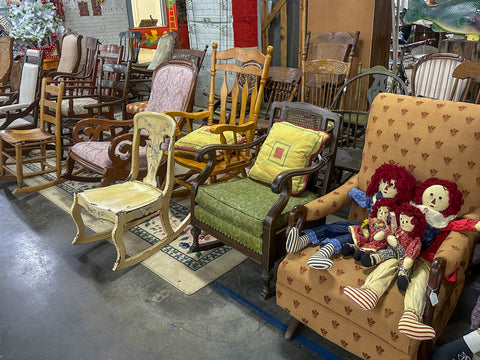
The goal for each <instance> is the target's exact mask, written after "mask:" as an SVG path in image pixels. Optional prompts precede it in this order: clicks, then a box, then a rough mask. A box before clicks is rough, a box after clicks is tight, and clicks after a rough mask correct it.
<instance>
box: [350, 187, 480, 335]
mask: <svg viewBox="0 0 480 360" xmlns="http://www.w3.org/2000/svg"><path fill="white" fill-rule="evenodd" d="M411 203H412V205H414V206H416V207H417V208H419V209H420V210H421V211H422V212H423V213H424V214H425V219H426V222H427V226H426V228H427V230H426V231H425V233H424V235H423V236H422V239H421V241H422V249H421V253H420V255H419V256H418V257H417V259H416V260H415V262H414V264H413V267H412V271H411V274H410V276H411V277H410V285H409V286H408V287H407V289H406V291H405V297H404V312H403V315H402V317H401V318H400V321H399V322H398V330H399V331H400V333H402V334H404V335H405V336H408V337H410V338H412V339H416V340H428V339H433V338H434V337H435V330H434V329H433V328H432V327H431V326H429V325H426V324H423V323H422V322H421V319H422V317H423V311H424V308H425V302H426V297H425V293H426V289H427V284H428V277H429V274H430V267H431V263H432V261H433V259H434V256H435V253H436V252H437V250H438V248H439V247H440V245H441V243H442V242H443V240H445V238H446V237H447V235H448V233H449V231H450V230H455V231H458V230H466V231H479V230H480V223H479V222H478V221H476V220H470V219H459V220H455V218H456V216H457V213H458V212H459V211H460V208H461V206H462V204H463V197H462V193H461V192H460V191H459V190H458V188H457V185H456V184H455V183H453V182H451V181H447V180H441V179H437V178H429V179H427V180H425V181H423V182H421V183H419V184H417V185H416V187H415V193H414V197H413V200H412V202H411ZM397 268H398V261H397V259H390V260H387V261H384V262H382V263H380V264H379V265H377V267H376V268H375V269H374V270H373V271H372V272H371V273H370V274H369V275H368V276H367V278H366V279H365V283H364V285H363V286H362V287H361V288H355V287H351V286H346V287H345V288H344V294H345V295H346V296H347V297H348V298H349V299H350V300H351V301H353V302H354V303H355V304H356V305H358V306H359V307H360V308H362V309H363V310H371V309H373V308H374V307H375V306H376V304H377V302H378V299H379V298H380V297H381V296H382V295H383V294H384V293H385V291H387V289H388V287H389V286H390V284H391V282H392V280H393V279H394V278H395V277H396V274H397ZM412 285H413V286H412Z"/></svg>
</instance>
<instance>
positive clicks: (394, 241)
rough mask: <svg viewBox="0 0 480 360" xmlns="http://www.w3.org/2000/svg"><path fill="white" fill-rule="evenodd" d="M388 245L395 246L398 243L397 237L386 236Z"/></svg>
mask: <svg viewBox="0 0 480 360" xmlns="http://www.w3.org/2000/svg"><path fill="white" fill-rule="evenodd" d="M387 242H388V245H390V246H393V247H396V246H397V245H398V241H397V238H396V237H395V236H394V235H388V236H387Z"/></svg>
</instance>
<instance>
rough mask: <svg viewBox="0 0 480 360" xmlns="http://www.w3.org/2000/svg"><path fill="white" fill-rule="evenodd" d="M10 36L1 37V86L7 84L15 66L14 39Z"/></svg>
mask: <svg viewBox="0 0 480 360" xmlns="http://www.w3.org/2000/svg"><path fill="white" fill-rule="evenodd" d="M14 40H15V39H14V38H13V37H9V36H1V37H0V86H3V85H6V83H7V81H8V79H9V76H10V71H11V70H12V66H13V41H14Z"/></svg>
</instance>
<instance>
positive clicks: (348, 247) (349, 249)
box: [340, 243, 355, 256]
mask: <svg viewBox="0 0 480 360" xmlns="http://www.w3.org/2000/svg"><path fill="white" fill-rule="evenodd" d="M354 251H355V246H354V245H353V244H348V243H347V244H343V245H342V248H341V249H340V252H341V253H342V255H343V256H350V255H352V254H353V252H354Z"/></svg>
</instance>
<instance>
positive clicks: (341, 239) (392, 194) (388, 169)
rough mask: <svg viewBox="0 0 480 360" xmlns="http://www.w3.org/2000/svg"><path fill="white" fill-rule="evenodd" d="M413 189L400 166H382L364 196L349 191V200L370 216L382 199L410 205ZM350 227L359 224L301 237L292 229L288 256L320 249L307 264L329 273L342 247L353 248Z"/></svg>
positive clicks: (347, 223) (308, 231)
mask: <svg viewBox="0 0 480 360" xmlns="http://www.w3.org/2000/svg"><path fill="white" fill-rule="evenodd" d="M414 187H415V178H414V177H413V175H412V174H410V173H409V172H408V171H407V170H406V169H405V168H404V167H403V166H399V165H395V164H387V163H385V164H383V165H381V166H379V167H378V168H377V169H376V170H375V172H374V174H373V176H372V179H371V182H370V184H369V185H368V187H367V190H366V191H365V192H363V191H362V190H359V189H352V190H350V192H349V196H350V197H351V198H352V199H353V200H355V201H356V202H357V203H358V204H359V205H360V206H362V207H363V208H365V209H367V210H368V212H369V213H370V212H371V211H372V207H373V204H375V202H376V201H377V200H379V199H382V198H393V199H395V201H396V202H397V203H398V204H400V203H403V202H408V201H410V200H411V198H412V195H413V189H414ZM350 225H360V223H358V222H350V221H340V222H336V223H332V224H325V225H320V226H317V227H315V228H312V229H306V230H302V232H301V233H300V234H299V233H298V229H297V228H295V227H294V228H292V229H291V230H290V232H289V233H288V235H287V242H286V248H287V253H296V252H298V251H300V250H302V249H304V248H305V247H307V246H316V245H320V249H319V250H318V251H317V252H316V253H315V254H313V255H312V256H311V257H310V259H309V260H308V262H307V264H308V266H310V267H312V268H314V269H319V270H326V269H329V268H331V267H332V265H333V262H332V260H331V257H332V256H333V255H336V254H339V253H340V252H341V249H342V247H343V246H346V245H345V244H348V246H350V245H351V246H352V248H353V240H352V237H351V235H350V232H349V230H348V227H349V226H350Z"/></svg>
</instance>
